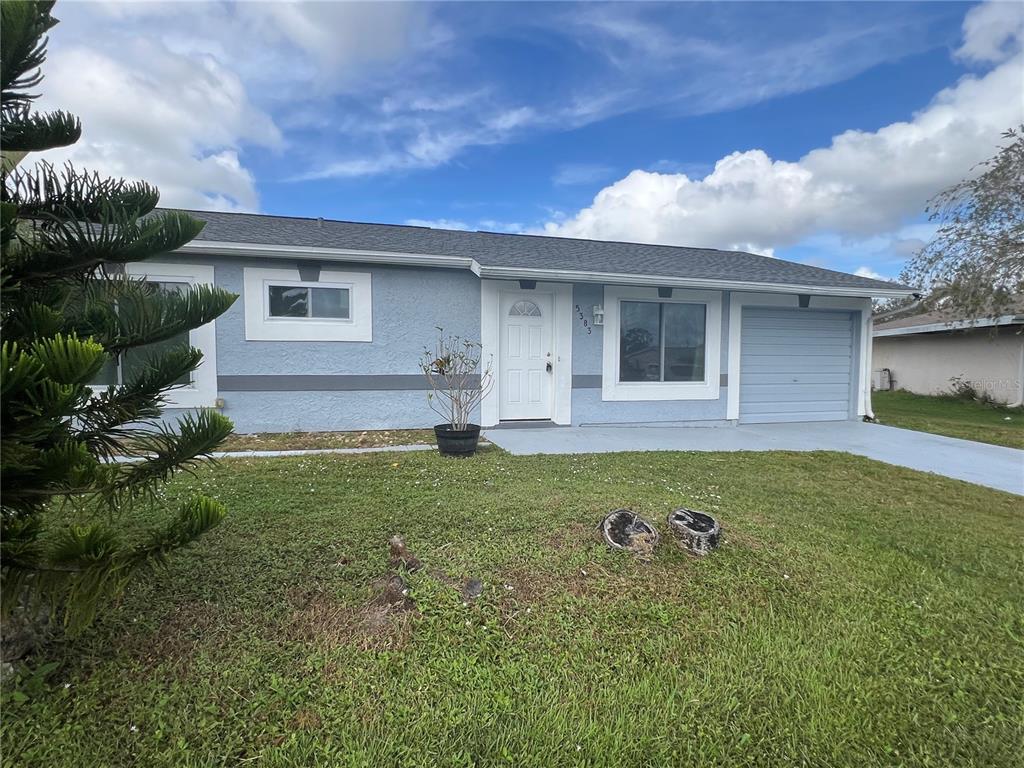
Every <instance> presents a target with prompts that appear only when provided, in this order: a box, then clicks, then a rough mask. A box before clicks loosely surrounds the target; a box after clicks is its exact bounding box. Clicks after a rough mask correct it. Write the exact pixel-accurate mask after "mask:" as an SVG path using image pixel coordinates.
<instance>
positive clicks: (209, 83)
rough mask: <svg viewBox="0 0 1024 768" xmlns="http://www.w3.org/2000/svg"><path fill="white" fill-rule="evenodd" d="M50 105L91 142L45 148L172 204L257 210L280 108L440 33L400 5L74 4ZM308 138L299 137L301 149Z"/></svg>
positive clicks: (279, 145)
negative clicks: (253, 151) (262, 160)
mask: <svg viewBox="0 0 1024 768" xmlns="http://www.w3.org/2000/svg"><path fill="white" fill-rule="evenodd" d="M57 13H58V16H59V17H60V18H61V19H62V22H61V23H60V24H59V25H58V26H57V27H56V28H55V29H54V30H53V32H52V33H51V35H50V38H51V41H50V51H49V58H48V61H47V63H46V65H45V66H44V68H43V73H44V75H45V76H46V79H45V80H44V83H43V86H42V88H41V89H40V90H41V92H42V94H43V98H42V99H41V100H40V104H39V106H40V108H43V109H57V108H59V109H67V110H69V111H71V112H73V113H74V114H76V115H78V116H79V117H80V118H81V120H82V124H83V135H82V139H81V141H80V142H79V143H78V144H76V145H74V146H72V147H69V148H65V149H60V150H54V151H51V152H49V153H47V154H46V155H45V159H48V160H50V161H51V162H56V163H61V162H64V161H65V160H71V161H72V162H74V163H75V165H77V166H83V167H86V168H88V169H90V170H96V171H99V172H100V173H101V174H103V175H108V176H120V177H124V178H130V179H144V180H146V181H149V182H151V183H153V184H156V185H157V186H158V187H159V188H160V191H161V203H162V204H164V205H171V206H181V207H189V208H214V209H234V210H256V209H258V208H259V196H258V193H257V187H256V181H255V178H254V175H253V172H252V170H251V169H250V167H248V165H247V161H246V157H247V150H249V149H250V148H254V147H255V148H267V149H270V150H272V151H275V152H277V151H280V150H283V149H284V148H285V146H286V141H285V139H284V137H283V135H282V132H281V130H280V128H279V125H278V122H277V121H275V119H274V118H273V117H272V114H273V113H274V112H275V108H279V107H282V105H289V106H290V105H292V104H295V102H296V99H297V98H298V99H300V100H301V99H304V98H310V97H311V96H312V95H313V94H317V95H321V96H322V95H323V94H329V93H333V92H336V91H340V90H344V89H345V88H350V87H353V85H354V82H355V81H356V80H358V77H357V75H360V74H362V73H363V72H364V68H366V67H376V66H384V65H386V64H387V63H389V62H391V61H393V60H394V59H396V58H398V57H400V56H401V55H402V54H403V53H404V52H406V51H407V50H408V49H409V48H411V47H413V46H414V45H415V44H416V41H418V40H419V37H417V36H426V37H428V38H430V39H432V40H433V39H434V38H432V37H431V35H434V34H435V32H436V30H435V29H434V27H432V26H430V25H427V24H419V25H417V24H416V22H417V20H422V18H423V17H424V16H425V14H426V11H425V10H424V9H421V8H420V7H419V6H409V5H402V4H397V3H381V4H372V5H370V4H358V3H237V4H233V5H231V4H226V3H158V2H153V3H149V2H147V3H131V2H128V3H125V2H100V3H88V4H86V3H81V4H76V3H71V4H67V5H62V6H60V7H59V8H58V11H57ZM291 148H292V149H294V146H293V147H291Z"/></svg>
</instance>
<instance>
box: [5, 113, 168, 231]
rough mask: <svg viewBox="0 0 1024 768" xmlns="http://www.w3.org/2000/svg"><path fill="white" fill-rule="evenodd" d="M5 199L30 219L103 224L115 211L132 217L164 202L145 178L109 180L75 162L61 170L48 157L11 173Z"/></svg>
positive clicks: (150, 210) (6, 186)
mask: <svg viewBox="0 0 1024 768" xmlns="http://www.w3.org/2000/svg"><path fill="white" fill-rule="evenodd" d="M68 117H70V116H68ZM3 199H4V200H5V201H7V202H11V203H14V204H15V205H17V206H18V212H19V215H20V216H22V217H23V218H26V219H34V220H41V221H46V220H48V219H52V218H54V217H57V218H60V219H73V220H75V221H83V222H93V223H100V224H102V223H103V222H104V221H106V219H107V218H108V217H109V216H110V215H111V212H112V211H119V212H120V213H121V214H126V215H127V216H128V218H132V219H134V218H138V217H141V216H145V215H147V214H149V213H151V212H152V211H153V209H154V208H156V206H157V204H158V203H159V202H160V192H159V191H158V190H157V188H156V187H154V186H152V185H151V184H147V183H145V182H144V181H126V180H124V179H107V178H103V177H102V176H100V175H99V174H98V173H96V172H88V171H77V170H75V167H74V166H73V165H71V163H65V164H64V165H63V166H62V167H61V169H60V170H57V169H56V168H55V167H54V166H53V165H52V164H51V163H48V162H46V161H45V160H44V161H41V162H39V163H37V164H36V165H35V166H34V167H33V168H31V169H28V170H22V169H18V170H16V171H14V172H12V173H9V174H8V175H7V177H6V178H5V179H4V185H3Z"/></svg>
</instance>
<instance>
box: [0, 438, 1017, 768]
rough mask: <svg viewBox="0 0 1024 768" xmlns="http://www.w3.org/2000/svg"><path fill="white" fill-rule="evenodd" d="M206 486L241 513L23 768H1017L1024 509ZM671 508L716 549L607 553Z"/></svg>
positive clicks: (436, 471)
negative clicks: (407, 552)
mask: <svg viewBox="0 0 1024 768" xmlns="http://www.w3.org/2000/svg"><path fill="white" fill-rule="evenodd" d="M197 485H201V486H203V487H206V488H208V489H209V490H210V491H211V492H212V493H213V494H214V495H216V496H217V497H218V498H220V499H221V500H223V501H224V502H226V503H227V504H228V506H229V507H230V510H231V511H230V517H229V518H228V519H227V520H226V521H225V522H224V524H223V525H222V526H221V527H220V528H218V529H217V530H215V531H213V532H212V533H211V534H209V535H208V536H206V537H205V538H204V539H203V540H202V541H201V542H199V543H198V544H197V545H195V546H193V547H192V548H191V549H189V550H187V551H185V552H182V553H179V554H178V555H177V556H176V557H175V558H174V559H173V561H172V563H171V565H170V566H169V569H168V570H166V571H164V572H162V573H161V574H160V575H159V576H158V577H157V578H155V579H149V580H146V581H142V582H138V583H136V585H135V586H133V587H132V588H131V590H130V591H129V593H128V594H127V595H126V596H125V598H124V600H123V601H122V603H121V606H120V610H119V611H118V612H116V613H115V614H113V615H110V616H108V617H107V618H106V619H105V620H104V621H103V622H102V623H101V624H100V625H98V626H96V627H94V628H93V629H92V630H91V631H89V632H88V633H87V634H85V635H84V636H82V637H80V638H79V639H78V640H76V641H74V642H66V643H65V644H63V645H60V646H56V647H52V648H50V649H49V650H48V652H47V653H46V654H45V655H44V656H43V658H38V659H36V663H43V662H46V661H49V660H58V661H59V662H60V666H59V668H58V669H56V670H55V671H54V672H53V674H52V676H51V677H50V679H49V680H48V681H47V683H46V684H45V685H44V686H41V687H38V688H37V689H31V688H30V690H29V691H28V695H29V698H28V699H27V700H25V701H20V702H16V701H14V698H13V697H12V696H11V694H10V693H8V694H6V696H5V699H4V701H3V702H2V704H3V716H2V748H3V757H4V760H3V764H4V766H5V768H12V767H13V766H47V767H48V768H49V767H52V768H61V767H62V766H146V767H147V768H149V767H151V766H152V767H158V766H182V765H185V766H219V765H225V766H245V765H258V766H310V765H321V766H471V765H481V766H482V765H487V766H490V765H503V766H524V767H529V766H536V767H537V768H541V767H544V768H546V767H547V766H652V767H653V766H691V765H692V766H698V765H700V766H710V765H718V766H744V765H750V766H753V765H759V766H792V765H803V766H880V765H886V766H950V768H962V767H965V766H987V767H998V766H1018V765H1020V756H1021V753H1022V749H1024V597H1022V596H1024V558H1022V557H1021V541H1022V540H1024V514H1022V505H1021V499H1020V498H1018V497H1013V496H1010V495H1008V494H1003V493H999V492H996V491H991V490H986V489H983V488H980V487H976V486H971V485H968V484H965V483H961V482H957V481H953V480H947V479H943V478H940V477H935V476H931V475H924V474H919V473H915V472H912V471H909V470H904V469H898V468H894V467H889V466H886V465H883V464H880V463H876V462H872V461H869V460H867V459H863V458H858V457H853V456H847V455H840V454H829V453H768V454H766V453H733V454H713V453H703V454H696V453H693V454H688V453H660V454H619V455H602V456H579V457H570V456H566V457H550V456H547V457H512V456H509V455H508V454H505V453H504V452H502V451H500V450H497V449H489V450H488V451H486V452H485V453H484V454H482V455H480V456H478V457H476V458H473V459H467V460H461V461H459V460H451V459H443V458H441V457H440V456H438V455H436V454H435V453H432V452H431V453H426V452H424V453H415V454H403V455H398V454H390V455H388V454H372V455H369V454H368V455H356V456H336V455H317V456H309V457H300V458H288V459H274V460H268V459H233V460H228V461H224V462H222V463H221V464H220V466H219V467H217V468H214V469H212V470H203V471H202V472H200V473H199V475H198V477H197V478H185V479H182V480H180V481H178V482H176V483H175V484H174V485H172V486H171V488H170V489H169V492H168V494H167V503H172V502H173V500H174V498H175V497H177V496H179V495H181V494H185V493H188V492H189V491H190V490H191V488H192V487H193V486H197ZM681 504H686V505H691V506H694V507H697V508H700V509H705V510H708V511H711V512H713V513H715V514H717V515H718V516H719V517H720V519H721V520H722V521H723V524H724V526H725V531H726V543H725V544H724V545H723V547H722V548H721V549H720V550H719V551H718V552H716V553H715V554H713V555H711V556H710V557H708V558H706V559H702V560H700V559H695V558H692V557H689V556H687V555H685V554H684V553H682V552H680V551H678V550H677V549H675V548H674V545H673V544H672V542H671V540H670V539H669V538H668V537H667V536H665V537H664V538H663V542H662V545H661V546H660V547H659V549H658V551H657V552H656V554H655V556H654V558H653V560H652V561H651V562H641V561H638V560H635V559H633V558H632V557H631V556H628V555H621V554H615V553H612V552H609V551H608V550H607V549H606V548H605V546H604V545H603V544H602V543H601V541H600V540H599V538H598V534H597V531H596V526H597V524H598V522H599V520H600V519H601V517H602V516H603V515H604V513H605V512H607V511H608V510H610V509H612V508H615V507H618V506H629V507H632V508H634V509H636V510H638V511H640V512H642V513H644V514H646V515H648V516H649V517H650V519H651V520H653V521H654V522H655V524H656V525H658V526H659V527H660V528H661V530H662V532H663V534H664V533H665V532H666V531H665V524H664V518H665V515H666V513H667V512H668V511H669V510H670V509H671V508H672V507H673V506H675V505H681ZM140 522H145V521H144V520H142V521H140ZM396 532H400V533H402V534H404V535H405V537H406V539H407V541H408V543H409V545H410V547H411V549H413V551H414V552H415V553H416V554H417V555H418V556H419V557H420V558H421V559H422V560H423V561H424V563H425V565H426V567H425V569H424V570H422V571H420V572H418V573H416V574H413V575H412V576H411V577H410V584H411V596H412V598H413V599H414V600H415V605H416V609H415V610H414V611H410V612H405V613H400V612H392V613H387V612H384V611H382V610H381V609H380V608H379V607H377V606H374V605H373V604H372V600H371V598H372V587H371V584H372V583H373V582H374V581H375V580H376V579H377V578H379V577H380V576H381V575H382V574H383V573H384V572H385V570H386V567H387V565H386V564H387V554H386V541H387V539H388V537H389V536H390V535H392V534H393V533H396ZM466 577H476V578H480V579H482V580H483V581H484V582H485V584H486V587H485V591H484V594H483V596H482V597H481V598H480V599H479V600H477V601H472V602H469V603H468V604H464V602H463V598H462V597H461V596H460V594H459V593H458V592H457V590H456V589H455V587H454V586H452V585H453V584H457V583H458V582H459V581H461V580H462V579H464V578H466ZM18 698H20V697H18Z"/></svg>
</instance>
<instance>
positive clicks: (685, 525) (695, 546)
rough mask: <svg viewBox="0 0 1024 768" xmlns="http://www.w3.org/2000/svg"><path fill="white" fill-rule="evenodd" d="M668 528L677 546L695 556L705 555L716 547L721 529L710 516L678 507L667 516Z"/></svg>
mask: <svg viewBox="0 0 1024 768" xmlns="http://www.w3.org/2000/svg"><path fill="white" fill-rule="evenodd" d="M668 527H669V529H671V530H672V532H673V533H675V534H676V538H677V539H678V541H679V546H681V547H682V548H683V549H685V550H686V551H687V552H692V553H693V554H695V555H706V554H707V553H708V552H710V551H711V550H713V549H714V548H715V547H717V546H718V541H719V539H720V538H721V535H722V527H721V526H720V525H719V524H718V521H717V520H715V518H713V517H712V516H711V515H709V514H706V513H704V512H697V511H696V510H693V509H686V508H685V507H680V508H679V509H676V510H673V511H672V512H670V513H669V515H668Z"/></svg>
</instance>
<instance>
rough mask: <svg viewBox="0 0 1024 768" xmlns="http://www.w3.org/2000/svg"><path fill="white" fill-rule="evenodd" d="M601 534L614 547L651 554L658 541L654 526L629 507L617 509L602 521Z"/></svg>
mask: <svg viewBox="0 0 1024 768" xmlns="http://www.w3.org/2000/svg"><path fill="white" fill-rule="evenodd" d="M601 535H602V536H604V540H605V541H606V542H607V544H608V546H609V547H611V548H612V549H619V550H624V551H626V552H633V553H634V554H638V555H650V554H651V553H652V552H654V547H655V546H656V545H657V543H658V538H659V537H658V532H657V531H656V530H654V526H653V525H651V524H650V523H649V522H647V521H646V520H644V519H643V518H642V517H640V515H638V514H636V513H635V512H633V511H632V510H629V509H616V510H615V511H614V512H610V513H609V514H608V515H607V516H606V517H605V519H604V520H603V521H602V522H601Z"/></svg>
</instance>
